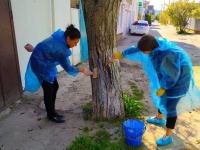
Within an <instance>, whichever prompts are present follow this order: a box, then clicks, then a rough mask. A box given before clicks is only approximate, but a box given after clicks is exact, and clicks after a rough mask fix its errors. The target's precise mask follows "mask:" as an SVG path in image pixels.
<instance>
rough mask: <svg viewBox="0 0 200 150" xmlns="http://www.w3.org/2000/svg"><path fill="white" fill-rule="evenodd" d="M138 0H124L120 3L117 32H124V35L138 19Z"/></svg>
mask: <svg viewBox="0 0 200 150" xmlns="http://www.w3.org/2000/svg"><path fill="white" fill-rule="evenodd" d="M137 4H138V0H132V3H131V4H130V3H128V2H127V1H126V0H122V2H121V4H120V10H119V17H118V23H117V34H120V33H122V35H123V36H125V35H126V34H128V33H129V29H130V27H131V24H132V23H133V22H134V21H136V20H137V16H138V5H137Z"/></svg>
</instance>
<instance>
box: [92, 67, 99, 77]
mask: <svg viewBox="0 0 200 150" xmlns="http://www.w3.org/2000/svg"><path fill="white" fill-rule="evenodd" d="M92 72H93V75H92V76H93V78H97V77H98V67H95V68H93V69H92Z"/></svg>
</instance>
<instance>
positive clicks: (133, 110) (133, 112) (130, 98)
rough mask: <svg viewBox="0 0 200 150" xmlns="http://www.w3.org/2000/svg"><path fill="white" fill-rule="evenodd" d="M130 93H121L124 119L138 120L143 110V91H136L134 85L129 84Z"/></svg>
mask: <svg viewBox="0 0 200 150" xmlns="http://www.w3.org/2000/svg"><path fill="white" fill-rule="evenodd" d="M130 85H131V89H132V93H131V94H130V93H127V92H124V93H123V99H124V110H125V117H126V118H139V117H140V116H141V113H142V112H143V111H144V110H145V108H144V105H143V103H142V102H141V100H142V99H143V94H144V93H143V91H141V90H138V88H137V86H136V85H135V84H134V83H130Z"/></svg>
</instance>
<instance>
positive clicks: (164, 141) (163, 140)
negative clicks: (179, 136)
mask: <svg viewBox="0 0 200 150" xmlns="http://www.w3.org/2000/svg"><path fill="white" fill-rule="evenodd" d="M171 142H172V136H169V137H168V136H166V135H164V136H163V137H162V138H160V139H157V140H156V144H157V145H158V146H164V145H167V144H169V143H171Z"/></svg>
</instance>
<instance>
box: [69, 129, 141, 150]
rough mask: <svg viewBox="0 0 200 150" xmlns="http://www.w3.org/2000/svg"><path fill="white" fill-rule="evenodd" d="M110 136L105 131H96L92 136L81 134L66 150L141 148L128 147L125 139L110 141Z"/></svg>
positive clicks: (136, 149) (135, 148)
mask: <svg viewBox="0 0 200 150" xmlns="http://www.w3.org/2000/svg"><path fill="white" fill-rule="evenodd" d="M111 136H112V135H111V134H110V133H109V132H108V131H106V130H102V129H101V130H98V131H97V132H96V133H95V134H94V135H88V134H81V135H80V136H79V137H76V139H75V140H74V141H73V142H72V145H71V146H70V147H69V148H67V150H139V149H141V148H142V147H141V146H139V147H130V146H127V145H126V144H124V143H125V138H124V137H120V138H115V142H110V141H111Z"/></svg>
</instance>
